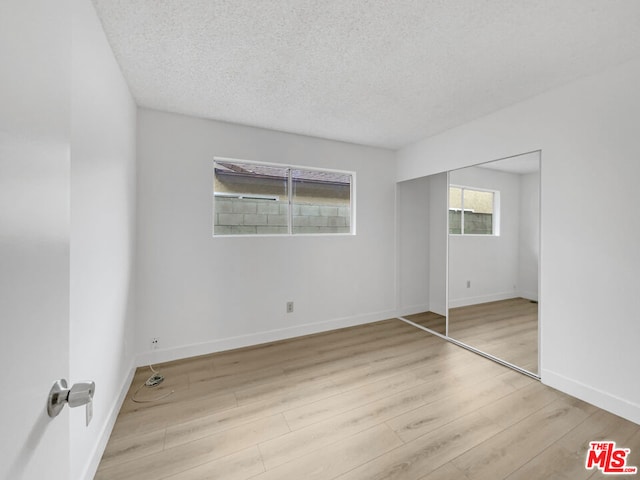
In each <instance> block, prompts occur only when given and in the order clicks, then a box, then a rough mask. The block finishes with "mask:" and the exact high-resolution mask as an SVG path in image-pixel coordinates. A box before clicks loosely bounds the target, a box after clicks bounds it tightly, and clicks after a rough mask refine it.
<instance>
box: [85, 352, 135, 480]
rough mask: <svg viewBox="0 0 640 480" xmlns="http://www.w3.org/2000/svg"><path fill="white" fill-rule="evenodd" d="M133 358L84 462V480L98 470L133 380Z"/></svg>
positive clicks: (88, 478)
mask: <svg viewBox="0 0 640 480" xmlns="http://www.w3.org/2000/svg"><path fill="white" fill-rule="evenodd" d="M134 360H135V359H132V360H131V366H130V367H129V373H128V374H127V376H126V377H125V379H124V381H123V382H122V386H121V387H120V393H119V395H118V398H117V399H116V401H115V402H114V403H113V405H112V406H111V410H109V415H108V416H107V421H106V422H105V424H104V425H103V426H102V429H101V431H100V435H99V436H98V442H97V443H96V445H95V447H94V448H93V451H92V452H91V457H90V459H89V461H88V462H87V464H86V467H85V470H84V473H83V475H82V477H81V478H83V479H85V480H93V478H94V477H95V475H96V472H97V471H98V466H99V465H100V460H102V454H103V453H104V450H105V448H107V443H108V442H109V437H111V432H112V431H113V426H114V425H115V423H116V419H117V418H118V414H119V413H120V409H121V408H122V404H123V403H124V399H125V398H126V396H127V392H128V391H129V387H130V386H131V382H132V381H133V376H134V374H135V372H136V365H135V361H134Z"/></svg>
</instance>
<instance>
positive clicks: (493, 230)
mask: <svg viewBox="0 0 640 480" xmlns="http://www.w3.org/2000/svg"><path fill="white" fill-rule="evenodd" d="M539 190H540V152H533V153H529V154H525V155H519V156H516V157H511V158H509V159H505V160H500V161H495V162H488V163H485V164H481V165H476V166H472V167H466V168H462V169H459V170H454V171H451V172H450V173H449V189H448V195H449V212H448V213H449V255H448V257H449V259H448V260H449V263H448V269H449V292H448V293H449V295H448V335H449V336H450V337H451V338H453V339H455V340H457V341H459V342H462V343H464V344H466V345H469V346H471V347H474V348H476V349H478V350H481V351H482V352H485V353H487V354H489V355H492V356H494V357H497V358H499V359H501V360H503V361H505V362H507V363H510V364H512V365H514V366H517V367H519V368H522V369H524V370H526V371H529V372H531V373H536V372H537V371H538V258H539V220H540V218H539V217H540V213H539V203H540V196H539Z"/></svg>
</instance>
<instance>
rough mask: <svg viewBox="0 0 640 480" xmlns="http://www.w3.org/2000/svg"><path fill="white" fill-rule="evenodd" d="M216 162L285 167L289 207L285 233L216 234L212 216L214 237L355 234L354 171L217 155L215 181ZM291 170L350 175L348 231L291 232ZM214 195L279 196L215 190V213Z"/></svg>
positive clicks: (238, 196) (237, 196)
mask: <svg viewBox="0 0 640 480" xmlns="http://www.w3.org/2000/svg"><path fill="white" fill-rule="evenodd" d="M216 162H230V163H237V164H245V165H261V166H265V167H277V168H286V169H288V170H289V174H288V175H287V182H288V185H287V195H288V203H289V208H288V219H287V227H288V232H287V233H286V234H285V233H255V234H229V235H220V234H218V235H216V233H215V222H214V221H213V216H212V217H211V218H212V226H211V232H212V236H213V237H214V238H233V237H242V238H252V237H313V236H322V237H324V236H355V235H356V172H354V171H350V170H337V169H332V168H320V167H309V166H306V165H291V164H288V163H273V162H261V161H255V160H244V159H238V158H232V157H218V156H214V157H213V162H212V172H213V180H214V183H215V164H216ZM292 170H307V171H313V172H328V173H340V174H345V175H350V176H351V184H350V185H349V199H350V204H351V205H350V209H349V216H350V228H349V230H350V231H349V232H341V233H329V232H327V233H294V232H293V208H292V205H293V188H292V187H293V179H292V176H291V171H292ZM216 197H232V198H241V197H247V198H257V197H265V198H264V199H269V200H272V199H275V200H278V199H279V198H274V197H273V196H260V195H253V194H250V193H248V194H227V193H224V192H218V193H216V192H215V191H214V192H213V211H214V213H215V201H216V200H215V199H216Z"/></svg>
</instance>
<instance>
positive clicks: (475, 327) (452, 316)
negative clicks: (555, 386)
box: [404, 298, 538, 373]
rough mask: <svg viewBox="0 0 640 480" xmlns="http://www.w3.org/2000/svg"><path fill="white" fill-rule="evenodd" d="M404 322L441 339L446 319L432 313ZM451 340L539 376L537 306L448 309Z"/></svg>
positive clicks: (505, 303)
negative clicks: (423, 328)
mask: <svg viewBox="0 0 640 480" xmlns="http://www.w3.org/2000/svg"><path fill="white" fill-rule="evenodd" d="M404 318H406V319H407V320H411V321H412V322H413V323H417V324H419V325H422V326H423V327H426V328H429V329H431V330H433V331H435V332H438V333H440V334H442V335H444V334H445V328H446V326H445V322H446V320H445V317H443V316H442V315H438V314H437V313H433V312H423V313H417V314H415V315H407V316H405V317H404ZM449 336H450V337H451V338H455V339H456V340H459V341H461V342H463V343H466V344H467V345H470V346H472V347H475V348H477V349H479V350H482V351H483V352H486V353H490V354H491V355H493V356H495V357H498V358H501V359H502V360H506V361H507V362H509V363H512V364H514V365H517V366H519V367H521V368H524V369H525V370H528V371H530V372H533V373H538V304H537V303H533V302H531V301H529V300H526V299H524V298H512V299H509V300H501V301H497V302H488V303H481V304H478V305H469V306H467V307H458V308H451V309H449Z"/></svg>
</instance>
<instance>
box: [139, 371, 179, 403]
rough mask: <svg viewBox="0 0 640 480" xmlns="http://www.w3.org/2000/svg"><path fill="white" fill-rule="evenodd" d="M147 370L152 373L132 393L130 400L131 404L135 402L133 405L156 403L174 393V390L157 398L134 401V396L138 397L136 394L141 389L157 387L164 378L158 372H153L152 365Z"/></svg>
mask: <svg viewBox="0 0 640 480" xmlns="http://www.w3.org/2000/svg"><path fill="white" fill-rule="evenodd" d="M149 368H150V369H151V371H152V372H153V375H151V376H150V377H149V378H148V379H147V380H145V382H144V383H143V384H142V385H140V386H139V387H138V389H137V390H136V391H135V392H134V394H133V396H132V397H131V400H132V401H133V402H135V403H152V402H157V401H159V400H163V399H165V398H167V397H168V396H169V395H172V394H173V393H175V390H171V391H170V392H168V393H165V394H164V395H161V396H159V397H157V398H151V399H149V400H138V399H136V395H138V392H140V390H142V388H143V387H147V388H154V387H157V386H158V385H160V384H161V383H162V382H163V381H164V377H163V376H162V375H161V374H160V372H158V371H157V370H155V369H154V368H153V365H149Z"/></svg>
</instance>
